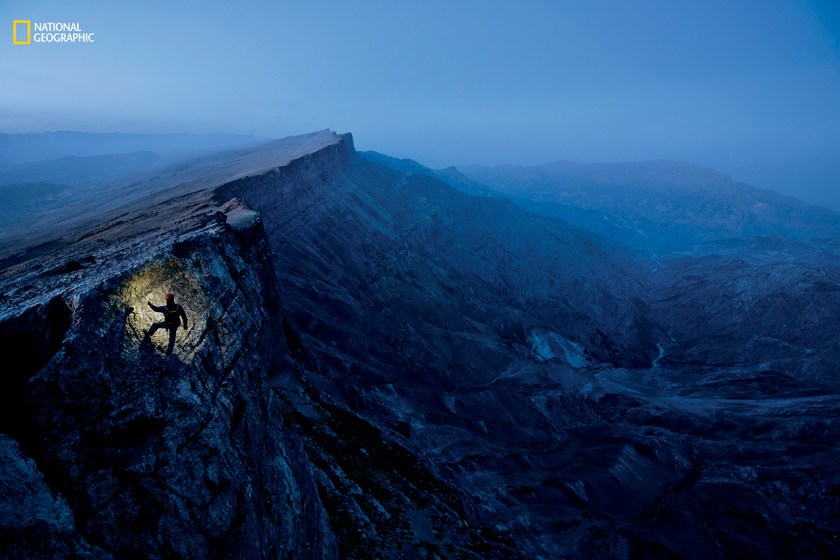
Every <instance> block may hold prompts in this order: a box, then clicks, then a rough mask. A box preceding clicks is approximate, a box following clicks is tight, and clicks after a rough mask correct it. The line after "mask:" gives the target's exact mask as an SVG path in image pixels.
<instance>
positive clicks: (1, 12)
mask: <svg viewBox="0 0 840 560" xmlns="http://www.w3.org/2000/svg"><path fill="white" fill-rule="evenodd" d="M14 19H31V20H33V21H78V22H79V23H80V25H81V26H82V28H83V29H84V30H85V31H93V32H94V33H95V38H96V43H95V44H93V45H43V44H42V45H30V46H16V45H12V42H11V37H10V35H11V28H12V25H11V22H12V20H14ZM0 75H2V76H3V80H2V82H3V85H2V87H0V131H2V132H37V131H45V130H62V129H63V130H86V131H94V132H106V131H124V132H236V133H249V134H258V135H264V136H271V137H280V136H285V135H288V134H296V133H302V132H308V131H312V130H318V129H322V128H332V129H334V130H337V131H339V132H345V131H350V132H353V134H354V136H355V138H356V144H357V146H358V147H360V148H361V149H375V150H379V151H382V152H385V153H388V154H390V155H395V156H399V157H411V158H414V159H417V160H419V161H421V162H422V163H425V164H427V165H431V166H438V167H439V166H446V165H462V164H470V163H484V164H502V163H522V164H537V163H544V162H548V161H553V160H558V159H563V160H570V161H579V162H591V161H627V160H640V159H679V160H686V161H692V162H695V163H699V164H702V165H707V166H710V167H714V168H717V169H720V170H721V171H724V172H726V173H729V174H731V175H732V176H733V177H734V178H736V179H738V180H742V181H745V182H749V183H752V184H755V185H757V186H763V187H769V188H774V189H776V190H779V191H782V192H787V193H790V194H794V195H797V196H800V197H801V198H804V199H806V200H810V201H815V202H821V203H824V204H829V205H832V206H834V207H835V208H840V192H838V191H840V156H839V155H838V154H840V2H831V1H829V2H808V1H773V0H762V1H750V0H743V1H737V2H732V1H717V0H708V1H702V2H700V1H681V0H667V1H666V0H662V1H646V0H640V1H631V0H627V1H611V2H607V1H598V0H593V1H579V2H564V1H554V2H538V1H527V0H526V1H522V2H516V3H514V2H497V1H492V0H487V1H474V2H472V1H457V0H448V1H445V2H444V1H435V0H427V1H415V2H407V1H397V0H392V1H390V2H387V1H366V0H358V1H353V2H350V1H347V2H338V1H333V2H323V1H321V2H319V1H309V2H276V1H254V2H240V3H237V4H236V5H234V4H233V3H229V2H224V3H223V2H209V1H204V2H199V1H193V0H179V1H177V2H172V1H167V2H163V1H157V0H147V1H144V2H113V1H109V0H87V1H85V0H79V1H75V2H66V1H61V2H59V1H56V2H48V1H39V0H26V1H21V0H4V1H3V2H2V4H0Z"/></svg>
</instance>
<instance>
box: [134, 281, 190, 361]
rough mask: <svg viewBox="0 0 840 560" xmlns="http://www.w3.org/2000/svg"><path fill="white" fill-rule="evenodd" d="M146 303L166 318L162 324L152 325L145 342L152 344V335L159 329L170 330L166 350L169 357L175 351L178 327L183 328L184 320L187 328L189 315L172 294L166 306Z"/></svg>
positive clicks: (167, 295) (168, 295) (169, 295)
mask: <svg viewBox="0 0 840 560" xmlns="http://www.w3.org/2000/svg"><path fill="white" fill-rule="evenodd" d="M146 303H148V304H149V307H151V308H152V310H153V311H157V312H158V313H163V314H164V318H163V321H161V322H158V323H152V326H151V327H150V328H149V330H148V331H146V333H145V336H144V337H143V342H151V340H152V335H153V334H155V331H157V330H158V329H166V330H168V331H169V346H168V347H167V348H166V355H167V356H169V355H170V354H172V351H173V350H174V349H175V334H176V333H177V331H178V327H179V326H181V321H182V320H183V322H184V328H185V329H186V328H187V314H186V312H184V308H183V307H181V305H180V304H178V303H175V296H173V295H172V294H166V304H165V305H152V302H150V301H147V302H146Z"/></svg>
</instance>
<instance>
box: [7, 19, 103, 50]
mask: <svg viewBox="0 0 840 560" xmlns="http://www.w3.org/2000/svg"><path fill="white" fill-rule="evenodd" d="M94 42H95V41H94V37H93V33H92V32H88V31H84V30H83V29H82V26H81V25H79V22H77V21H36V22H33V21H32V20H28V19H16V20H13V21H12V43H14V44H15V45H29V44H32V43H94Z"/></svg>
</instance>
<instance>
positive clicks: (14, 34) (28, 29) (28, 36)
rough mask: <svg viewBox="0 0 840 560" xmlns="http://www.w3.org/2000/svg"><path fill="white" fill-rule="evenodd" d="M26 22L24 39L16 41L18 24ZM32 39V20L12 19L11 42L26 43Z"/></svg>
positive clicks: (16, 43)
mask: <svg viewBox="0 0 840 560" xmlns="http://www.w3.org/2000/svg"><path fill="white" fill-rule="evenodd" d="M24 23H25V24H26V41H18V32H17V31H18V25H21V24H24ZM31 40H32V20H28V19H16V20H13V21H12V43H14V44H15V45H28V44H29V43H30V42H31Z"/></svg>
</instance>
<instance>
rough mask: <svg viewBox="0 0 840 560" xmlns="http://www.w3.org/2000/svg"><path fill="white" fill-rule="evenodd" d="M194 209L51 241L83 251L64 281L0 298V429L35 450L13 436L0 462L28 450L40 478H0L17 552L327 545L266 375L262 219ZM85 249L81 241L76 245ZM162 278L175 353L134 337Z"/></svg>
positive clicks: (266, 273)
mask: <svg viewBox="0 0 840 560" xmlns="http://www.w3.org/2000/svg"><path fill="white" fill-rule="evenodd" d="M192 202H193V203H197V204H198V206H202V205H203V204H205V203H206V201H204V202H199V201H198V200H193V201H192ZM189 208H190V209H191V210H193V211H196V210H198V207H197V206H190V207H189ZM174 210H175V209H166V208H158V209H155V210H152V211H151V213H158V212H161V213H164V212H170V211H173V212H174ZM181 210H183V208H179V209H178V212H177V213H176V215H178V213H179V212H180V211H181ZM203 210H204V211H203V212H201V213H199V214H194V215H193V216H192V217H190V218H188V219H186V220H185V221H184V222H183V223H181V224H178V225H177V226H175V227H172V228H169V229H166V230H164V231H160V230H158V231H155V230H154V229H151V230H149V231H147V232H145V233H142V234H140V235H138V236H130V237H127V238H125V239H120V238H116V239H114V238H111V244H110V246H109V247H108V248H106V249H104V250H97V247H98V246H99V245H100V244H99V243H96V242H92V243H85V242H84V241H82V242H81V243H79V244H77V245H75V246H73V247H71V249H72V251H70V252H68V251H65V252H64V253H62V258H68V259H69V260H70V261H71V262H87V263H88V266H87V267H81V266H80V267H79V270H76V271H68V272H66V273H64V275H69V276H72V277H73V280H72V281H71V282H69V283H68V284H67V286H66V288H64V289H63V290H61V291H60V292H59V293H56V294H54V295H51V299H50V300H49V301H47V302H46V303H43V304H39V305H36V306H35V307H31V308H28V309H24V310H19V312H20V314H18V315H15V314H14V311H15V310H13V309H9V308H7V309H6V317H5V319H4V321H3V323H2V329H3V351H4V352H6V353H7V355H9V356H16V357H18V359H20V360H21V361H22V362H23V363H24V364H26V366H25V367H24V368H23V369H21V368H19V367H13V368H12V370H11V371H10V372H9V373H7V374H6V375H5V376H4V381H5V382H6V387H5V388H4V401H5V402H4V404H5V410H4V414H3V426H2V429H3V431H4V432H6V433H8V434H10V435H11V437H13V438H16V439H17V440H18V442H19V444H20V448H21V450H22V452H23V453H24V454H25V455H28V456H29V458H30V460H25V459H22V458H21V453H20V451H19V450H18V449H17V448H16V446H15V445H13V444H8V445H4V448H3V456H2V457H3V458H2V461H3V463H2V464H3V465H4V467H5V468H6V469H16V470H17V471H26V472H29V471H31V470H32V468H33V464H32V461H31V459H34V464H35V465H37V468H38V470H39V471H40V473H41V474H40V475H38V474H30V475H29V476H31V477H33V478H40V477H43V480H42V481H40V480H39V483H38V484H37V485H35V486H33V487H31V488H32V490H31V493H32V494H33V497H30V498H28V499H27V500H19V499H18V498H16V497H15V496H14V495H11V496H10V495H9V494H8V493H7V492H8V490H7V492H4V493H3V496H4V498H6V504H5V505H6V506H7V507H12V504H11V503H10V502H12V501H14V500H18V501H19V503H18V504H17V506H18V507H21V508H22V509H23V512H24V513H23V515H22V516H21V518H19V519H14V521H13V522H11V523H9V520H10V518H8V517H4V523H5V525H6V526H4V528H3V531H4V535H5V537H6V539H4V540H5V541H6V542H11V543H14V546H15V547H17V548H13V549H11V550H18V551H22V552H25V554H22V555H23V556H30V557H31V556H37V555H39V554H40V555H43V557H55V556H58V557H60V556H66V557H71V556H75V555H77V554H79V555H89V556H91V557H111V556H113V557H119V558H125V557H180V558H202V557H238V558H260V557H284V556H295V557H313V558H314V557H318V558H321V557H334V556H335V554H336V545H335V539H334V538H333V536H332V534H331V532H330V530H329V523H328V520H327V517H326V514H325V512H324V509H323V506H322V504H321V501H320V499H319V497H318V494H317V491H316V487H315V484H314V480H313V476H312V472H311V469H310V468H309V464H308V461H307V459H306V456H305V454H304V453H303V451H302V447H301V446H300V444H299V443H298V442H297V441H296V440H295V439H294V438H290V437H289V436H288V434H287V432H286V429H285V427H284V421H283V417H282V413H281V410H280V403H279V401H278V399H277V397H276V396H275V395H274V393H273V391H272V390H271V388H270V387H269V385H268V384H267V379H268V377H269V376H271V375H274V374H279V373H281V371H280V370H281V369H282V364H283V348H284V344H283V340H282V336H281V334H280V331H278V329H276V328H275V326H274V324H275V323H274V319H275V317H276V315H277V312H278V310H277V307H276V302H277V300H278V297H277V287H276V285H275V284H274V283H273V282H272V278H273V274H272V273H271V265H270V258H269V255H270V253H269V252H268V251H267V246H266V241H265V237H264V234H263V232H262V226H261V223H260V221H259V220H256V219H255V220H252V221H251V223H247V222H246V223H243V222H242V221H241V220H240V221H239V222H238V224H237V225H238V227H239V229H233V228H232V227H230V226H229V225H227V224H226V223H225V218H226V216H227V215H231V216H234V217H236V216H237V213H239V214H241V212H242V209H241V207H239V206H238V205H236V204H235V203H231V204H229V205H227V206H225V207H222V208H221V209H215V208H211V207H209V206H208V207H205V208H204V209H203ZM225 212H227V213H228V214H225ZM167 215H168V216H169V214H167ZM187 215H189V214H187ZM240 217H241V216H240ZM143 219H146V218H142V217H139V218H138V220H143ZM79 251H82V252H85V253H86V252H87V251H90V254H86V255H85V256H84V258H81V259H74V257H75V256H76V255H78V254H79V253H78V252H79ZM85 259H87V260H85ZM70 268H73V267H70ZM55 274H56V275H61V274H62V273H61V272H57V273H55ZM24 275H25V273H24ZM20 279H21V278H20V277H18V278H16V280H20ZM32 281H39V282H40V280H36V279H34V278H33V279H32ZM48 286H49V276H47V277H46V280H45V281H44V287H48ZM165 292H173V293H176V294H178V297H179V300H180V301H181V302H182V303H183V304H184V306H185V307H186V310H187V316H188V319H189V328H188V329H186V330H184V329H181V330H179V333H178V339H177V344H176V350H175V352H174V354H173V355H172V356H166V355H164V354H163V353H162V352H161V350H162V349H163V348H165V346H166V338H167V337H166V333H165V331H160V333H159V334H156V335H155V338H154V340H153V343H152V344H142V343H141V341H142V337H143V333H142V329H144V328H148V325H149V324H150V323H151V321H152V320H160V319H161V316H160V315H159V314H155V313H153V312H152V311H151V310H150V309H149V308H148V306H147V301H152V302H153V303H155V304H157V305H160V304H161V302H162V296H163V294H164V293H165ZM55 317H59V318H61V320H56V319H55ZM57 329H58V332H56V330H57ZM50 354H52V355H50ZM27 378H28V379H27ZM10 391H11V392H10ZM4 441H5V440H4ZM15 479H16V477H15V476H9V477H4V478H3V481H2V484H4V485H5V486H6V488H7V489H8V487H9V486H14V485H15V484H18V483H17V482H16V481H15ZM36 501H37V503H34V502H36ZM51 504H52V505H51ZM49 508H52V510H49ZM48 510H49V511H48ZM53 510H54V511H53ZM27 547H31V548H27Z"/></svg>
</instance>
